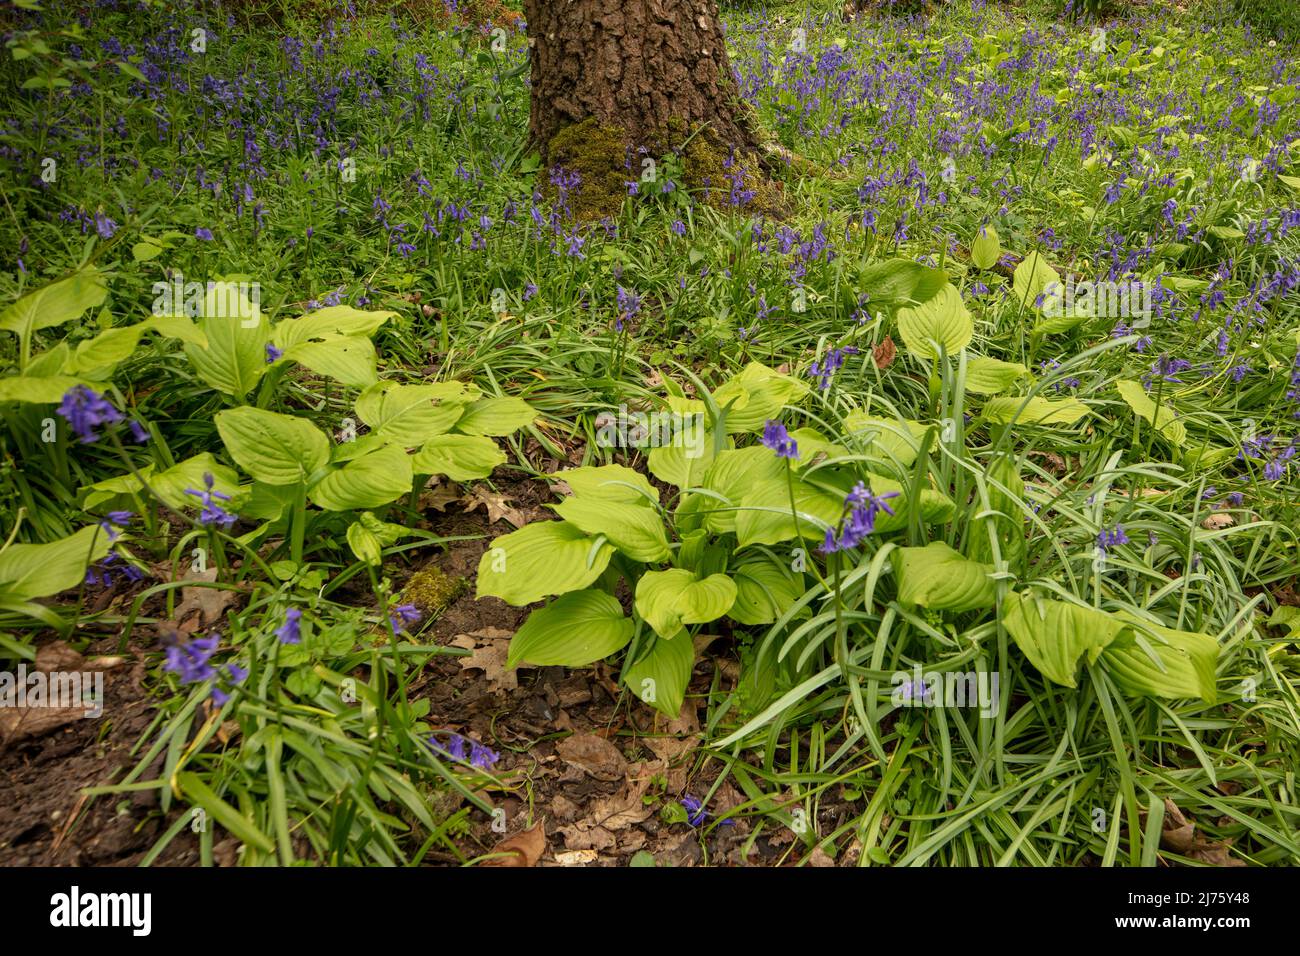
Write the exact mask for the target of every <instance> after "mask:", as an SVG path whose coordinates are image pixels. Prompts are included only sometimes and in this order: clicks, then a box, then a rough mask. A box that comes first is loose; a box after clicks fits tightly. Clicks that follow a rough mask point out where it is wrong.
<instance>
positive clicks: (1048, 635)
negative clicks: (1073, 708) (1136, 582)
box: [1001, 591, 1126, 687]
mask: <svg viewBox="0 0 1300 956" xmlns="http://www.w3.org/2000/svg"><path fill="white" fill-rule="evenodd" d="M1001 611H1002V625H1003V626H1004V627H1005V628H1006V629H1007V633H1008V634H1010V635H1011V637H1012V638H1013V639H1014V640H1015V642H1016V645H1017V646H1018V647H1019V648H1020V650H1021V651H1022V652H1024V655H1025V656H1026V657H1027V658H1029V662H1030V663H1031V664H1033V665H1034V666H1035V667H1036V668H1038V670H1039V671H1040V672H1041V673H1042V674H1043V676H1045V677H1047V678H1048V679H1049V680H1053V681H1055V682H1056V683H1058V684H1063V685H1065V686H1066V687H1077V686H1078V684H1077V681H1076V678H1075V672H1076V671H1077V670H1078V667H1079V658H1081V657H1083V656H1084V655H1087V657H1088V660H1089V662H1090V663H1095V662H1096V660H1097V658H1098V657H1099V656H1100V655H1101V652H1102V651H1103V650H1104V649H1105V648H1106V646H1107V645H1108V644H1110V643H1111V642H1112V641H1114V640H1115V639H1116V638H1117V637H1119V635H1120V634H1121V633H1122V632H1123V631H1124V629H1125V627H1126V625H1125V624H1124V622H1123V621H1120V620H1118V619H1117V618H1114V617H1112V616H1111V615H1109V614H1107V613H1105V612H1104V611H1098V610H1096V609H1095V608H1090V607H1083V606H1081V605H1078V604H1067V603H1066V602H1064V601H1052V600H1048V599H1046V598H1039V597H1034V596H1028V595H1021V594H1017V593H1016V592H1014V591H1012V592H1010V593H1008V594H1007V596H1006V597H1005V598H1004V599H1003V600H1002V609H1001Z"/></svg>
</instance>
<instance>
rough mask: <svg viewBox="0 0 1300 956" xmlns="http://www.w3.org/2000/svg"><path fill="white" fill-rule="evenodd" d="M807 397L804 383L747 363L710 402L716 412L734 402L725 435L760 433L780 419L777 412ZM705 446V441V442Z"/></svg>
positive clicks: (715, 393) (759, 364)
mask: <svg viewBox="0 0 1300 956" xmlns="http://www.w3.org/2000/svg"><path fill="white" fill-rule="evenodd" d="M807 394H808V383H806V382H801V381H800V380H799V379H797V378H793V377H792V376H789V375H785V374H783V373H781V372H777V371H775V370H774V369H770V368H768V367H767V366H766V365H764V364H763V363H762V362H750V363H749V364H748V365H746V366H745V367H744V368H743V369H741V370H740V372H739V373H738V374H736V375H733V376H732V377H731V378H729V379H727V381H725V382H723V383H722V384H721V385H720V386H718V389H717V391H715V392H714V393H713V400H714V401H716V402H717V403H718V406H719V407H720V408H725V407H726V406H727V404H728V403H729V402H733V401H734V402H735V404H734V405H733V406H732V409H731V411H730V412H728V413H727V422H726V424H727V433H728V434H731V435H734V434H738V433H741V432H761V431H762V430H763V426H764V425H765V424H766V423H767V421H768V419H770V418H777V417H779V416H780V413H781V409H782V408H784V407H785V406H786V405H793V404H795V403H796V402H798V401H799V399H801V398H803V397H804V396H805V395H807ZM705 442H706V444H707V443H708V438H707V437H706V439H705Z"/></svg>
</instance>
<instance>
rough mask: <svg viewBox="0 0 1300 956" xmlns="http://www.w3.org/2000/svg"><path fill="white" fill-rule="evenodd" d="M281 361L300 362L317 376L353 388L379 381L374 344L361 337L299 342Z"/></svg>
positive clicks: (289, 349) (292, 346)
mask: <svg viewBox="0 0 1300 956" xmlns="http://www.w3.org/2000/svg"><path fill="white" fill-rule="evenodd" d="M280 361H283V362H297V363H298V364H299V365H305V366H307V368H309V369H311V370H312V371H313V372H315V373H316V374H317V375H326V376H328V377H329V378H332V379H335V380H336V381H339V382H342V383H343V384H344V385H350V386H351V387H353V388H366V387H367V386H370V385H374V384H375V383H376V382H377V381H379V374H378V372H377V370H376V367H377V364H378V360H377V358H376V356H375V346H374V343H372V342H371V341H370V340H369V339H366V338H362V337H360V336H345V337H342V338H337V339H326V340H325V341H324V342H299V343H298V344H297V345H291V346H289V348H287V349H285V351H284V354H283V355H282V356H281V357H280Z"/></svg>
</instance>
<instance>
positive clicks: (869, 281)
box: [861, 259, 948, 309]
mask: <svg viewBox="0 0 1300 956" xmlns="http://www.w3.org/2000/svg"><path fill="white" fill-rule="evenodd" d="M947 284H948V276H947V275H945V274H944V272H943V270H942V269H934V268H931V267H930V266H924V265H922V264H921V263H919V262H913V261H912V260H911V259H889V260H886V261H885V262H877V263H874V264H873V265H870V266H867V267H866V268H865V269H863V270H862V273H861V285H862V288H863V291H865V292H867V293H869V294H870V295H871V301H872V303H873V305H881V306H884V307H885V308H888V309H895V308H898V307H899V306H903V305H915V304H919V303H921V302H927V301H929V300H930V299H932V298H934V297H935V296H936V295H938V294H939V291H940V290H941V289H942V288H943V287H944V286H945V285H947Z"/></svg>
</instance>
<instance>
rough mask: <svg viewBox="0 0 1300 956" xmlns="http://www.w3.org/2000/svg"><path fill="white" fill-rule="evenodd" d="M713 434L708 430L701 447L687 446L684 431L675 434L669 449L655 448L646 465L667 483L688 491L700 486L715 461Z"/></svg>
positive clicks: (648, 455)
mask: <svg viewBox="0 0 1300 956" xmlns="http://www.w3.org/2000/svg"><path fill="white" fill-rule="evenodd" d="M713 457H714V455H713V433H712V432H705V433H704V438H703V441H702V442H701V443H700V446H699V447H690V448H688V447H686V444H685V438H684V437H683V436H682V435H681V434H676V435H674V436H673V444H672V445H670V446H668V447H667V448H652V449H650V453H649V454H647V455H646V468H648V469H649V471H650V474H652V475H654V476H655V477H656V478H658V479H659V480H660V481H662V482H665V483H666V484H670V485H676V486H677V487H678V488H680V489H682V490H683V491H685V490H686V489H687V488H694V487H697V486H699V485H700V484H701V483H702V482H703V481H704V476H705V474H707V473H708V470H709V466H710V465H712V464H713Z"/></svg>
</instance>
